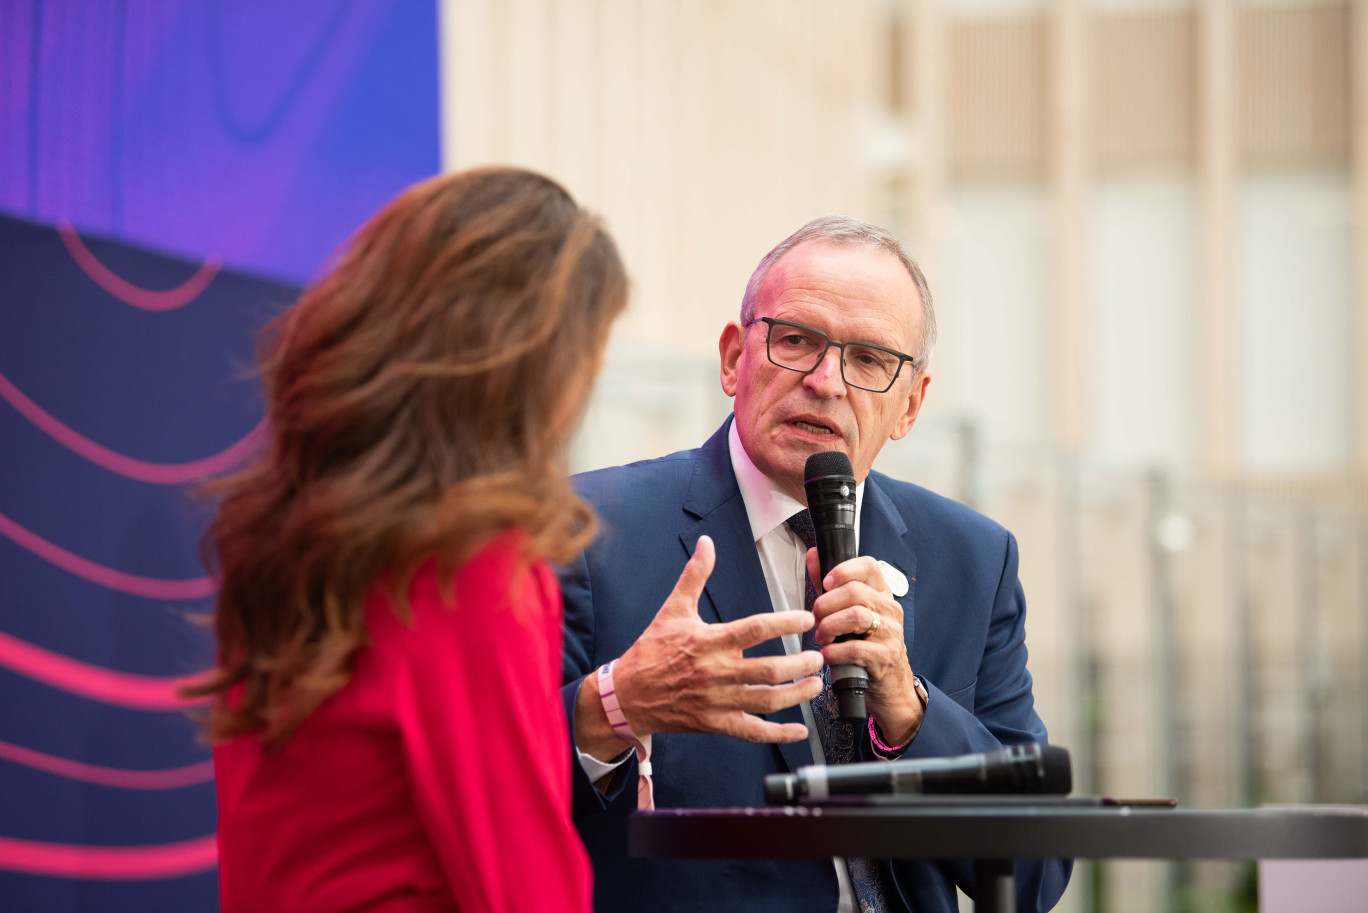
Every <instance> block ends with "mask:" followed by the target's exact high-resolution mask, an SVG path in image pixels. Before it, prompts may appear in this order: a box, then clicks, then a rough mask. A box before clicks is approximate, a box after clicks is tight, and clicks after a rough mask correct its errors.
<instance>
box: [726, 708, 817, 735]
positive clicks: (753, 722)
mask: <svg viewBox="0 0 1368 913" xmlns="http://www.w3.org/2000/svg"><path fill="white" fill-rule="evenodd" d="M718 732H720V733H721V734H722V735H729V736H731V737H732V738H736V739H745V740H746V741H747V742H801V741H803V740H804V739H806V738H807V737H808V731H807V727H806V726H804V725H803V724H802V723H771V722H770V721H769V720H762V719H760V717H758V716H751V715H750V714H749V713H741V712H739V711H738V712H737V713H733V714H730V715H728V716H727V717H726V718H725V719H724V720H723V722H722V723H721V725H719V726H718Z"/></svg>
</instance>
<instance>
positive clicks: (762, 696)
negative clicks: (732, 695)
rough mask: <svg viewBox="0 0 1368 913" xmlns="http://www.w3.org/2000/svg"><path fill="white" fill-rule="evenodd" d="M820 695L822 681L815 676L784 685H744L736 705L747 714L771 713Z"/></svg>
mask: <svg viewBox="0 0 1368 913" xmlns="http://www.w3.org/2000/svg"><path fill="white" fill-rule="evenodd" d="M821 693H822V680H821V679H820V678H817V677H815V676H812V677H809V678H802V679H799V680H798V681H796V682H789V683H788V684H786V685H746V686H745V688H744V689H742V691H741V694H740V697H739V699H738V700H737V701H736V705H737V706H738V707H740V708H741V709H742V710H744V711H746V712H747V713H773V712H774V711H776V710H783V709H784V708H785V707H792V706H794V705H796V704H801V703H803V702H804V701H810V700H812V699H813V698H814V697H816V696H817V695H819V694H821Z"/></svg>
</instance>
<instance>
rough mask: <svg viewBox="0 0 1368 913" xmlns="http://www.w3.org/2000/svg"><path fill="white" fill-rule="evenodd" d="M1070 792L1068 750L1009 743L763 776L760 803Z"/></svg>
mask: <svg viewBox="0 0 1368 913" xmlns="http://www.w3.org/2000/svg"><path fill="white" fill-rule="evenodd" d="M1071 789H1073V768H1072V766H1071V765H1070V763H1069V752H1068V750H1067V749H1064V748H1060V747H1059V746H1057V745H1038V744H1030V745H1011V746H1008V747H1007V748H998V749H995V750H993V751H984V752H978V753H976V754H965V755H957V756H955V757H951V758H917V759H915V760H902V761H870V762H866V763H860V764H842V765H839V766H836V767H827V766H824V765H813V766H811V767H800V768H798V770H797V771H795V772H794V773H791V774H770V775H768V776H767V777H765V801H767V802H769V804H771V805H785V804H792V803H794V802H797V801H798V800H800V799H803V798H812V799H823V798H826V797H828V796H869V795H878V794H898V793H904V794H924V795H1009V794H1014V793H1015V794H1024V793H1031V794H1043V795H1056V796H1066V795H1068V794H1069V791H1070V790H1071Z"/></svg>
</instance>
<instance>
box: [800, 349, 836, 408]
mask: <svg viewBox="0 0 1368 913" xmlns="http://www.w3.org/2000/svg"><path fill="white" fill-rule="evenodd" d="M803 385H804V386H806V387H807V388H808V389H809V390H811V391H812V392H813V393H815V394H817V395H818V396H840V395H841V394H843V393H845V378H844V377H842V376H841V350H840V349H838V348H836V347H835V346H831V347H830V348H829V349H827V350H826V351H825V352H823V353H822V359H821V361H819V362H817V367H815V368H813V369H812V371H811V372H809V373H808V375H807V376H806V377H804V378H803Z"/></svg>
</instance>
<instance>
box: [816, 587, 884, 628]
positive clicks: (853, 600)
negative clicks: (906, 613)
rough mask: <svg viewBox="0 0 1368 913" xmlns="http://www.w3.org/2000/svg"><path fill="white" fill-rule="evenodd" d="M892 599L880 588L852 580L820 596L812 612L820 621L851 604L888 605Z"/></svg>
mask: <svg viewBox="0 0 1368 913" xmlns="http://www.w3.org/2000/svg"><path fill="white" fill-rule="evenodd" d="M890 601H891V600H890V598H889V596H888V594H887V593H881V592H879V591H878V590H875V589H872V588H870V587H869V586H867V585H866V584H865V583H864V582H863V581H859V580H852V581H851V582H850V583H847V584H845V585H844V586H840V587H837V588H836V589H834V590H829V591H828V592H825V593H823V594H822V595H821V596H818V597H817V601H816V602H815V603H813V605H812V614H813V615H815V616H816V618H817V620H818V621H819V622H820V621H821V620H822V619H824V618H826V617H827V616H828V615H832V614H834V613H836V612H839V611H841V610H842V609H848V608H850V607H851V606H857V605H865V606H875V605H879V604H881V603H882V604H883V605H885V606H886V605H887V604H888V603H889V602H890ZM895 604H896V603H895Z"/></svg>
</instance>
